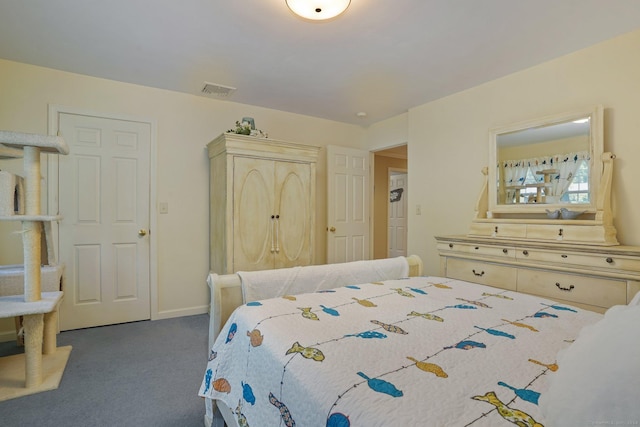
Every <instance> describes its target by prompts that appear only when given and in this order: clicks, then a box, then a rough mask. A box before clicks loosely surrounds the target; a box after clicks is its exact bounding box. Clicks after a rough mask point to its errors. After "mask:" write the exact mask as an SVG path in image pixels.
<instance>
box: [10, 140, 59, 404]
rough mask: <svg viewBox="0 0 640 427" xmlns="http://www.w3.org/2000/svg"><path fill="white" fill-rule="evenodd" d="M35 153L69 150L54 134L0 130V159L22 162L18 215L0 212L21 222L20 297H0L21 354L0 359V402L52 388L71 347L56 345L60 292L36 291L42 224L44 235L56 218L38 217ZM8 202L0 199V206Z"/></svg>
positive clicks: (38, 288)
mask: <svg viewBox="0 0 640 427" xmlns="http://www.w3.org/2000/svg"><path fill="white" fill-rule="evenodd" d="M41 152H45V153H53V154H68V153H69V147H68V146H67V144H66V143H65V142H64V139H62V138H61V137H58V136H47V135H37V134H28V133H19V132H7V131H0V158H5V159H6V158H20V157H22V158H23V163H24V214H23V215H21V214H13V215H12V214H11V209H6V207H5V209H0V211H2V212H3V213H4V215H2V216H0V221H21V222H22V244H23V253H24V295H22V296H21V295H5V296H0V318H8V317H17V316H23V319H24V336H25V351H24V354H19V355H15V356H8V357H3V358H0V401H2V400H7V399H12V398H15V397H20V396H24V395H28V394H34V393H39V392H42V391H46V390H51V389H55V388H57V387H58V385H59V383H60V380H61V378H62V373H63V372H64V369H65V367H66V364H67V360H68V359H69V354H70V352H71V346H66V347H57V344H56V332H57V323H58V305H59V304H60V301H61V299H62V295H63V292H62V291H59V290H58V291H54V292H42V291H41V268H42V259H41V258H42V255H41V251H42V226H43V224H45V229H46V230H47V232H48V231H49V230H50V223H51V222H52V221H58V220H60V216H57V215H56V216H49V215H42V214H41V209H40V194H41V192H40V179H41V175H40V153H41ZM13 199H14V198H13V197H10V198H3V199H2V200H0V203H7V200H13ZM7 213H9V214H7ZM47 234H49V233H47ZM49 245H50V243H49V239H47V246H49ZM48 249H49V250H51V249H52V248H51V247H49V248H48ZM1 284H2V283H1V282H0V295H3V293H2V287H1Z"/></svg>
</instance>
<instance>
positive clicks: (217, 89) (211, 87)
mask: <svg viewBox="0 0 640 427" xmlns="http://www.w3.org/2000/svg"><path fill="white" fill-rule="evenodd" d="M235 90H236V88H235V87H231V86H224V85H219V84H217V83H209V82H204V86H203V87H202V93H204V94H205V95H211V96H214V97H216V98H228V97H229V95H231V94H232V93H233V92H235Z"/></svg>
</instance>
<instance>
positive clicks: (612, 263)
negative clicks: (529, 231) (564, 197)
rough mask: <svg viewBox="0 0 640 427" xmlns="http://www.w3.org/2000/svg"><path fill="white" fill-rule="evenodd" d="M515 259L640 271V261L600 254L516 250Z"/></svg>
mask: <svg viewBox="0 0 640 427" xmlns="http://www.w3.org/2000/svg"><path fill="white" fill-rule="evenodd" d="M515 255H516V259H518V260H529V261H541V262H543V263H544V262H554V263H559V264H564V265H567V266H576V267H589V268H597V269H602V268H607V269H612V270H626V271H640V260H639V259H629V258H624V257H621V256H616V255H610V254H607V253H602V254H577V253H575V252H571V251H566V252H561V251H545V250H535V249H534V250H531V249H518V250H516V251H515Z"/></svg>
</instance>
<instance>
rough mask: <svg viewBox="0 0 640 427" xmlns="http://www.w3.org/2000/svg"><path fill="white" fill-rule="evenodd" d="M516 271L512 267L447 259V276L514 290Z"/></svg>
mask: <svg viewBox="0 0 640 427" xmlns="http://www.w3.org/2000/svg"><path fill="white" fill-rule="evenodd" d="M516 274H517V271H516V269H515V268H513V267H508V266H502V265H497V264H492V263H488V262H480V261H473V260H466V259H459V258H448V259H447V272H446V275H447V277H450V278H452V279H458V280H465V281H467V282H473V283H480V284H482V285H488V286H495V287H497V288H502V289H509V290H512V291H515V290H516Z"/></svg>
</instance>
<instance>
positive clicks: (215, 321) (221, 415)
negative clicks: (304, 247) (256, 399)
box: [204, 255, 423, 427]
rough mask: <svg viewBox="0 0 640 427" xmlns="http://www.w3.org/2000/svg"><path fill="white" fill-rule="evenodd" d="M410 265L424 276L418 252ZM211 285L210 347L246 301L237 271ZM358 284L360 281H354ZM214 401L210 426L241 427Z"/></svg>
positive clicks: (213, 280)
mask: <svg viewBox="0 0 640 427" xmlns="http://www.w3.org/2000/svg"><path fill="white" fill-rule="evenodd" d="M406 259H407V262H408V264H409V276H411V277H415V276H422V274H423V263H422V259H420V257H419V256H418V255H410V256H408V257H406ZM326 268H327V269H330V268H332V267H331V264H326ZM207 284H208V285H209V288H210V289H211V306H210V308H209V349H211V347H212V346H213V343H214V341H215V339H216V337H217V336H218V334H219V333H220V329H222V326H223V325H224V323H225V322H226V321H227V319H228V318H229V316H230V315H231V313H232V312H233V310H235V309H236V308H237V307H239V306H241V305H242V304H244V301H243V298H242V288H241V283H240V276H238V275H237V274H225V275H221V276H219V275H216V274H209V277H208V278H207ZM353 284H354V285H357V284H359V283H353ZM209 404H210V401H209V400H207V403H206V405H207V407H208V409H207V413H206V414H205V417H204V424H205V426H206V427H212V426H213V427H223V426H224V423H226V425H227V426H230V427H233V426H237V425H238V424H237V422H236V419H235V417H234V413H233V411H232V410H231V409H230V408H229V407H227V406H226V405H224V404H218V403H216V404H213V405H212V407H211V408H209Z"/></svg>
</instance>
